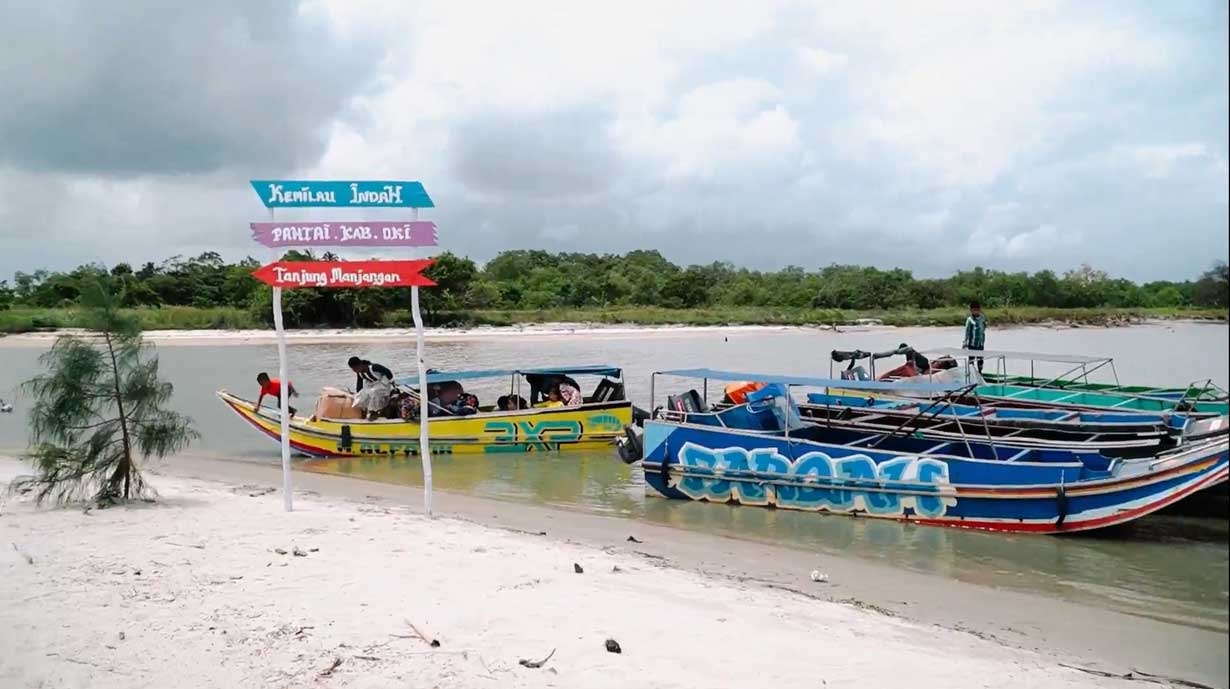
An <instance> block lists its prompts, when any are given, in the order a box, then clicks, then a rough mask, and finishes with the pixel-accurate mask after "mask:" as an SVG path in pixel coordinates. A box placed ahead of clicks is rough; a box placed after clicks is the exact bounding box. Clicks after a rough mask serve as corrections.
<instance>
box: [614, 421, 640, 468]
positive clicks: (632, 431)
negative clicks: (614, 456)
mask: <svg viewBox="0 0 1230 689" xmlns="http://www.w3.org/2000/svg"><path fill="white" fill-rule="evenodd" d="M615 449H616V451H617V452H619V458H620V459H622V460H623V462H624V464H635V463H636V462H639V461H641V453H642V452H643V450H644V444H643V443H642V442H641V431H640V430H639V429H638V428H637V427H636V426H631V425H629V426H624V437H622V438H619V439H617V440H616V441H615Z"/></svg>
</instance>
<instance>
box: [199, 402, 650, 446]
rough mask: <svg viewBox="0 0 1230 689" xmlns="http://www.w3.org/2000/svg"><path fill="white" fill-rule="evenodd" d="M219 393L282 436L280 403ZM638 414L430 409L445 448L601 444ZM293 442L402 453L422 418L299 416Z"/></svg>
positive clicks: (434, 442)
mask: <svg viewBox="0 0 1230 689" xmlns="http://www.w3.org/2000/svg"><path fill="white" fill-rule="evenodd" d="M217 394H218V397H219V399H221V400H222V402H223V403H224V404H226V405H227V407H229V408H230V409H231V411H233V412H235V413H236V414H237V415H238V416H239V417H240V418H241V419H243V420H244V421H245V422H246V423H247V424H248V425H249V426H251V427H252V428H254V429H256V430H257V431H259V432H260V433H261V434H262V435H264V436H266V437H268V438H270V439H271V440H273V441H275V442H280V441H281V437H282V436H281V432H282V431H281V423H282V422H281V416H280V414H279V412H278V410H277V409H270V408H261V409H259V410H257V409H254V408H253V404H252V402H249V401H248V400H244V399H242V398H240V397H236V396H235V395H232V394H230V393H227V392H225V391H222V392H218V393H217ZM631 422H632V405H631V403H629V402H627V401H621V402H606V403H600V404H586V405H584V406H581V407H552V408H544V409H525V410H521V411H514V412H499V413H484V414H475V415H471V416H456V417H446V416H442V417H432V419H431V422H430V423H429V424H428V432H429V433H430V438H429V444H430V447H431V451H432V452H433V453H439V454H498V453H507V452H546V451H555V450H601V449H604V448H609V447H610V446H611V445H613V444H614V442H615V438H616V437H618V436H620V435H621V434H622V432H623V428H624V426H626V425H628V424H630V423H631ZM290 444H291V447H292V448H293V449H294V450H295V451H296V452H299V453H301V454H306V455H309V456H312V457H371V456H381V455H385V456H394V455H398V456H402V455H417V454H418V453H419V425H418V424H417V423H410V422H405V421H400V420H377V421H363V420H345V421H342V420H329V419H315V420H314V419H311V418H308V417H302V416H295V417H293V418H292V419H291V422H290Z"/></svg>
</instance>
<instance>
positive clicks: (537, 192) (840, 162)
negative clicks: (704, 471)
mask: <svg viewBox="0 0 1230 689" xmlns="http://www.w3.org/2000/svg"><path fill="white" fill-rule="evenodd" d="M1226 27H1227V6H1226V3H1225V2H1224V1H1221V2H1217V1H1214V2H1207V3H1205V2H1165V3H1158V2H1142V3H1139V4H1133V3H1129V2H1119V1H1117V0H1108V1H1105V2H1097V1H1086V0H1079V1H1076V2H1070V3H1069V2H1028V1H1025V0H1014V1H1013V2H1007V3H995V2H985V1H984V0H970V1H967V2H917V3H906V2H904V0H902V1H889V2H868V1H866V0H863V1H859V2H849V3H842V2H819V1H816V2H777V3H774V2H769V1H768V0H756V1H752V2H746V3H744V2H723V1H719V0H707V1H699V2H669V1H668V2H653V1H651V2H619V3H612V2H586V1H582V2H576V1H575V0H573V1H562V2H553V3H540V2H532V1H531V2H510V3H501V2H485V1H484V2H477V1H475V2H469V1H465V0H441V1H439V2H436V1H427V2H417V3H415V2H407V1H401V0H305V1H304V2H293V1H290V0H287V1H274V0H260V1H256V0H219V1H214V2H207V3H195V2H176V3H169V2H164V1H162V0H125V1H124V2H111V3H96V2H92V1H91V0H77V1H73V0H47V1H45V2H6V3H3V4H2V5H0V278H5V277H9V276H11V274H12V273H13V271H15V270H27V271H28V270H32V269H34V268H36V267H47V268H64V267H69V266H73V265H76V264H79V263H82V262H87V261H102V262H105V263H107V264H111V263H114V262H117V261H128V262H132V263H140V262H142V261H146V260H161V259H163V258H166V257H168V256H170V255H173V254H180V253H182V254H195V253H199V252H201V251H207V250H216V251H221V252H222V253H223V254H224V255H226V256H227V257H239V256H242V255H244V254H246V253H252V254H255V255H263V252H261V251H257V247H256V246H255V245H253V244H252V243H251V240H250V238H249V231H248V228H247V223H248V222H249V221H252V220H263V219H265V211H264V208H263V206H261V205H260V203H259V201H258V200H257V198H256V195H255V194H254V193H253V192H252V190H251V188H250V187H249V186H248V179H250V178H252V177H259V178H294V177H300V178H321V179H328V178H337V179H363V178H375V179H381V178H383V179H411V180H413V179H417V180H421V181H422V182H423V183H424V184H425V185H426V187H427V190H428V191H429V193H430V194H431V195H432V197H433V198H434V199H435V202H436V205H437V208H436V209H434V210H432V211H429V212H426V213H424V215H423V217H424V218H425V219H427V218H429V219H433V220H435V221H436V222H437V223H438V225H439V230H440V238H441V246H442V248H445V249H449V250H452V251H454V252H457V253H461V254H465V255H469V256H471V257H473V258H475V259H478V260H484V259H487V258H490V257H491V256H493V255H494V254H495V253H496V252H498V251H501V250H503V249H508V248H549V249H556V250H570V251H572V250H575V251H594V252H607V251H620V252H622V251H626V250H629V249H634V248H653V249H658V250H660V251H662V252H663V253H664V254H666V255H667V256H668V257H669V258H671V259H672V260H675V261H677V262H682V263H706V262H709V261H713V260H728V261H732V262H734V263H736V264H739V265H746V266H752V267H761V268H777V267H781V266H784V265H787V264H795V265H802V266H804V267H807V268H816V267H818V266H822V265H826V264H828V263H832V262H851V263H863V264H874V265H878V266H881V267H892V266H901V267H905V268H910V269H912V270H914V271H915V272H916V273H917V274H920V275H936V274H945V273H948V272H950V271H953V270H955V269H959V268H964V267H969V266H972V265H985V266H990V267H996V268H1004V269H1011V270H1037V269H1041V268H1053V269H1058V270H1064V269H1068V268H1071V267H1073V266H1075V265H1077V264H1079V263H1081V262H1089V263H1091V264H1093V265H1095V266H1096V267H1100V268H1103V269H1106V270H1108V271H1110V272H1112V273H1116V274H1121V275H1126V276H1128V277H1131V278H1134V279H1155V278H1183V277H1193V276H1195V275H1196V274H1198V273H1199V272H1201V271H1202V270H1204V269H1206V268H1207V267H1209V266H1210V265H1211V264H1212V262H1213V261H1214V260H1217V259H1222V260H1225V259H1226V256H1227V251H1228V249H1227V233H1228V219H1227V193H1228V192H1227V187H1228V174H1227V157H1228V155H1230V154H1228V146H1230V143H1228V141H1227V136H1228V135H1227V126H1228V124H1227V123H1228V118H1230V115H1228V113H1227V98H1228V94H1227V28H1226ZM317 215H321V214H317ZM301 217H304V218H309V217H312V215H311V214H303V215H301ZM348 217H356V216H355V214H353V213H352V214H350V216H348ZM359 217H362V216H359ZM367 217H376V216H375V215H373V214H369V215H368V216H367ZM381 217H384V218H388V219H401V217H400V216H397V215H389V214H388V212H387V211H386V212H385V214H384V215H383V216H381Z"/></svg>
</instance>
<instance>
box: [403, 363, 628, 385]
mask: <svg viewBox="0 0 1230 689" xmlns="http://www.w3.org/2000/svg"><path fill="white" fill-rule="evenodd" d="M621 374H622V370H621V369H620V368H619V367H618V366H611V365H609V364H581V365H577V366H550V367H547V368H488V369H478V370H473V371H433V372H431V373H428V374H427V383H428V384H429V385H430V384H432V383H443V382H446V381H450V380H457V381H461V380H477V379H480V378H508V377H510V376H517V375H521V376H552V375H554V376H612V377H615V378H618V377H619V376H620V375H621ZM396 382H397V384H398V385H404V386H407V387H412V388H413V387H418V384H419V377H418V376H406V377H404V378H398V379H396Z"/></svg>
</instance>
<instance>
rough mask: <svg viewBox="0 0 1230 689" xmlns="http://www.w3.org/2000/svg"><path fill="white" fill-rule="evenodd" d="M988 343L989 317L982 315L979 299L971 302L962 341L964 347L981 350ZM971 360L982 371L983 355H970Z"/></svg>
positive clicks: (979, 371)
mask: <svg viewBox="0 0 1230 689" xmlns="http://www.w3.org/2000/svg"><path fill="white" fill-rule="evenodd" d="M986 343H987V319H986V318H984V317H983V315H982V304H979V303H978V302H977V301H971V302H970V303H969V318H966V319H965V340H964V342H962V344H961V347H962V348H963V349H974V350H979V351H981V350H982V349H984V348H985V347H986ZM970 361H972V362H973V363H974V364H976V365H977V366H978V373H982V357H980V356H979V357H970Z"/></svg>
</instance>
